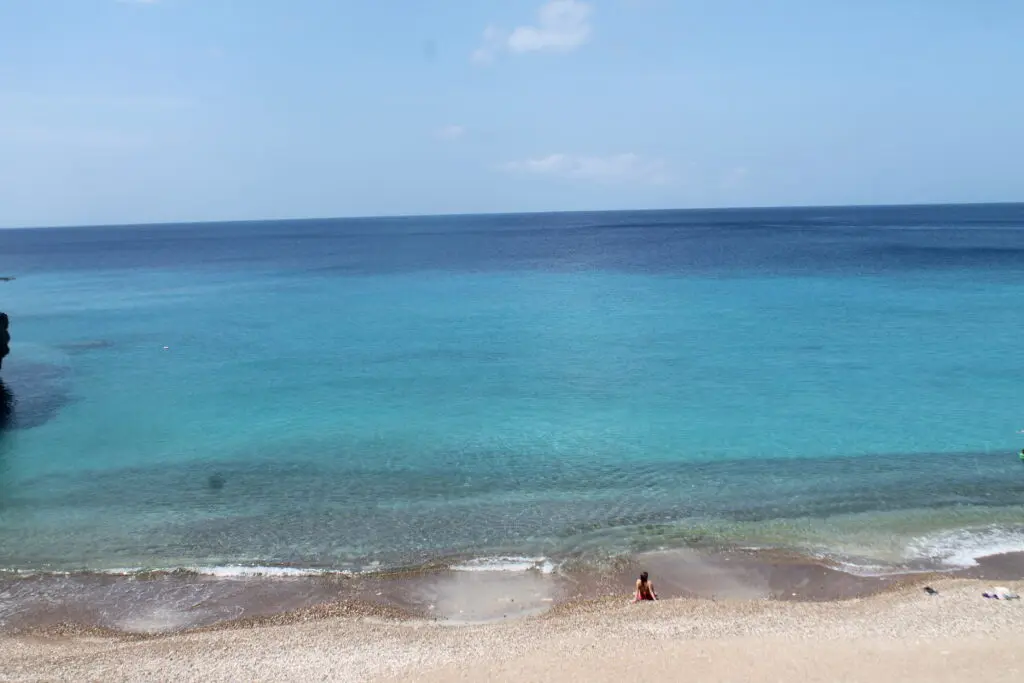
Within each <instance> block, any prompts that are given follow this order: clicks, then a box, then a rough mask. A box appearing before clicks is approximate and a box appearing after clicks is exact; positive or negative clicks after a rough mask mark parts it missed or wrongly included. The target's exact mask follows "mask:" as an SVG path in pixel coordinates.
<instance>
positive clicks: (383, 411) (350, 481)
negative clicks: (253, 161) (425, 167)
mask: <svg viewBox="0 0 1024 683" xmlns="http://www.w3.org/2000/svg"><path fill="white" fill-rule="evenodd" d="M0 275H4V276H14V277H16V279H15V280H13V281H11V282H0V310H4V311H6V312H7V313H8V314H9V315H10V318H11V337H12V342H11V355H10V356H9V357H8V358H7V359H5V360H4V363H3V369H2V370H0V378H2V380H3V392H4V396H5V403H7V404H9V406H10V407H9V410H7V411H5V413H7V415H6V417H5V418H4V420H3V422H2V423H0V425H2V426H0V568H3V569H6V570H10V571H18V572H103V571H110V570H124V569H140V568H141V569H174V568H178V567H188V568H199V569H200V570H201V571H207V572H210V573H213V574H218V573H226V574H231V573H232V572H239V573H245V572H246V571H254V570H253V569H252V568H254V567H263V568H269V569H266V570H265V571H279V572H281V573H288V572H302V571H306V570H339V571H340V570H344V571H352V572H366V571H376V570H382V569H393V568H408V567H416V566H422V565H428V564H438V563H441V564H445V563H447V564H450V565H455V566H462V567H467V568H473V567H499V568H501V567H505V568H521V567H536V568H541V569H543V570H545V571H557V569H558V567H559V566H561V565H564V564H565V563H600V562H602V561H606V560H607V559H608V558H614V557H616V556H619V555H623V554H629V553H637V552H642V551H645V550H653V549H661V548H694V547H701V548H720V547H726V548H730V547H731V548H737V547H738V548H743V547H758V548H779V549H785V550H793V551H798V552H801V553H805V554H809V555H811V556H814V557H821V558H828V559H830V560H832V561H834V562H836V563H841V564H842V565H843V566H848V567H850V568H851V571H861V572H871V571H878V572H886V571H909V570H914V569H919V568H935V567H938V568H943V567H957V566H967V565H969V564H971V563H972V562H973V559H974V558H975V557H978V556H980V555H985V554H991V553H997V552H1002V551H1013V550H1024V514H1022V513H1024V463H1022V462H1021V461H1020V459H1019V458H1018V455H1017V454H1018V452H1019V450H1020V449H1021V447H1022V446H1024V433H1021V432H1020V430H1024V390H1022V387H1024V337H1022V334H1024V205H1021V204H1016V205H979V206H926V207H868V208H807V209H744V210H716V211H657V212H608V213H565V214H535V215H487V216H444V217H409V218H375V219H337V220H333V219H332V220H298V221H275V222H238V223H219V224H182V225H154V226H137V227H130V226H129V227H82V228H74V229H64V228H60V229H36V230H0ZM247 568H248V569H247ZM261 571H264V570H261Z"/></svg>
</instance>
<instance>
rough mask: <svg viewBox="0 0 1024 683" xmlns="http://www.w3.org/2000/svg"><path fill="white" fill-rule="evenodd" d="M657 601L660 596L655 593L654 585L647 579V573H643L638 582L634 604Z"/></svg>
mask: <svg viewBox="0 0 1024 683" xmlns="http://www.w3.org/2000/svg"><path fill="white" fill-rule="evenodd" d="M657 599H658V594H657V593H655V592H654V584H653V583H651V580H650V579H648V578H647V572H643V573H641V574H640V578H639V579H637V580H636V595H634V596H633V602H640V601H641V600H657Z"/></svg>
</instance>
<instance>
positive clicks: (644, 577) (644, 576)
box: [640, 572, 647, 583]
mask: <svg viewBox="0 0 1024 683" xmlns="http://www.w3.org/2000/svg"><path fill="white" fill-rule="evenodd" d="M640 581H641V582H642V583H647V572H640Z"/></svg>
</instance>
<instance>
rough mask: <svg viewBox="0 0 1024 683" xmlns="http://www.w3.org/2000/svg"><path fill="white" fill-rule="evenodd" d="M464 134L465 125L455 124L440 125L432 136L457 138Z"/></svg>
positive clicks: (445, 138)
mask: <svg viewBox="0 0 1024 683" xmlns="http://www.w3.org/2000/svg"><path fill="white" fill-rule="evenodd" d="M465 134H466V127H465V126H460V125H457V124H454V123H453V124H451V125H448V126H442V127H441V128H438V129H437V130H435V131H434V137H436V138H437V139H438V140H458V139H459V138H461V137H462V136H463V135H465Z"/></svg>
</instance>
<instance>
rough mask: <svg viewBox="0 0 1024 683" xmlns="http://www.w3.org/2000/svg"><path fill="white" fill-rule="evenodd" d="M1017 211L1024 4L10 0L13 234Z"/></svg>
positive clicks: (5, 84)
mask: <svg viewBox="0 0 1024 683" xmlns="http://www.w3.org/2000/svg"><path fill="white" fill-rule="evenodd" d="M989 201H1024V2H1021V1H1020V0H773V1H769V0H592V1H586V2H585V1H583V0H548V1H547V2H545V0H472V1H470V0H362V1H360V2H356V1H347V0H289V1H288V2H285V1H284V0H244V1H243V0H0V227H13V226H49V225H83V224H117V223H150V222H174V221H197V220H235V219H274V218H302V217H328V216H352V215H359V216H364V215H393V214H427V213H429V214H433V213H476V212H516V211H554V210H601V209H631V208H698V207H727V206H773V205H787V206H793V205H822V204H824V205H837V204H844V205H845V204H902V203H931V202H989Z"/></svg>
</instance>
